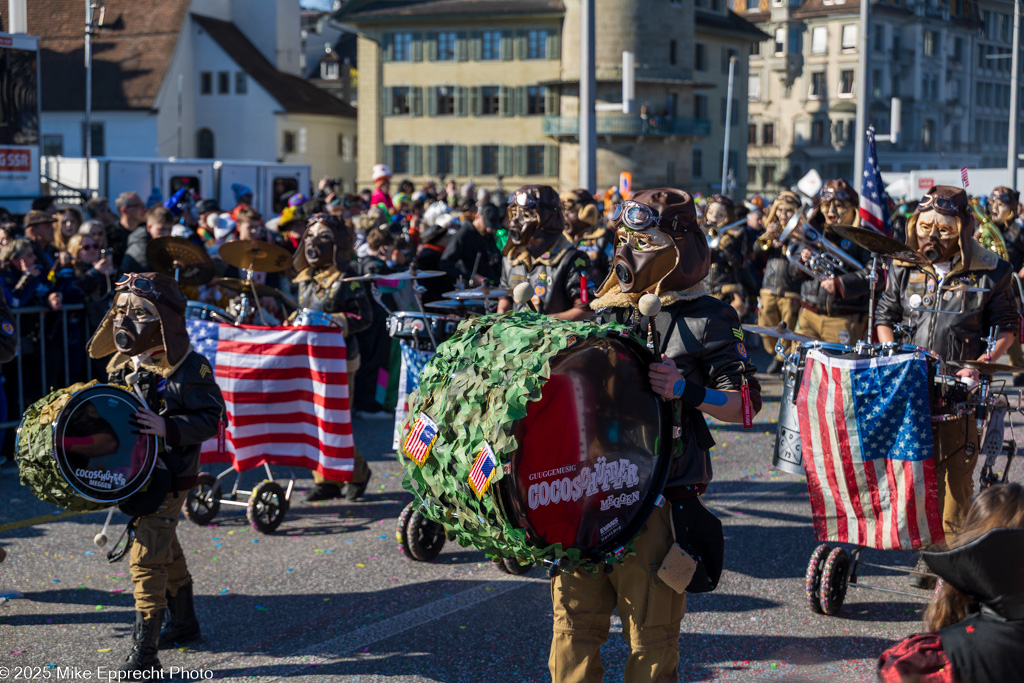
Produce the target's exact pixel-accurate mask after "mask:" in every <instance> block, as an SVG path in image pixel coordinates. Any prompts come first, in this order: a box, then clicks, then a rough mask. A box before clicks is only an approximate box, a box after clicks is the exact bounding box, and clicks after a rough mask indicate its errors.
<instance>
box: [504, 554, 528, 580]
mask: <svg viewBox="0 0 1024 683" xmlns="http://www.w3.org/2000/svg"><path fill="white" fill-rule="evenodd" d="M501 566H502V567H503V568H504V570H505V571H506V572H508V573H509V574H512V575H513V576H522V575H523V574H526V573H528V572H529V571H530V570H531V569H533V563H532V562H527V563H526V564H519V560H517V559H516V558H514V557H504V558H502V560H501Z"/></svg>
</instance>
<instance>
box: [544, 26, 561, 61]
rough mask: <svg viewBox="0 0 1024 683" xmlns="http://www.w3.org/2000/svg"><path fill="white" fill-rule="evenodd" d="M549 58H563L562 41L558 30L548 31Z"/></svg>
mask: <svg viewBox="0 0 1024 683" xmlns="http://www.w3.org/2000/svg"><path fill="white" fill-rule="evenodd" d="M547 47H548V59H557V60H561V59H562V41H561V36H559V35H558V31H550V32H548V46H547Z"/></svg>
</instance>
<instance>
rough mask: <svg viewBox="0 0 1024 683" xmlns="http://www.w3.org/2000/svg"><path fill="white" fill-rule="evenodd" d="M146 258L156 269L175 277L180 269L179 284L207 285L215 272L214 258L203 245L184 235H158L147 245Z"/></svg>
mask: <svg viewBox="0 0 1024 683" xmlns="http://www.w3.org/2000/svg"><path fill="white" fill-rule="evenodd" d="M146 258H147V259H149V265H150V266H151V267H152V268H153V270H154V271H156V272H158V273H163V274H164V275H170V276H171V277H174V270H175V268H177V269H178V284H179V285H186V286H198V285H205V284H206V283H207V282H209V281H210V280H211V279H212V278H213V276H214V274H215V272H214V269H213V259H211V258H210V255H209V254H207V253H206V250H205V249H203V248H202V247H201V246H199V245H198V244H196V243H195V242H192V241H191V240H187V239H185V238H183V237H158V238H156V239H155V240H153V241H152V242H150V243H149V246H147V247H146Z"/></svg>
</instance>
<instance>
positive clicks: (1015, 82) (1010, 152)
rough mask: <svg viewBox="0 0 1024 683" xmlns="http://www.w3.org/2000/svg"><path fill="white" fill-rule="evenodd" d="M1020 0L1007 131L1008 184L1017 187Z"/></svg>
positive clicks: (1015, 6)
mask: <svg viewBox="0 0 1024 683" xmlns="http://www.w3.org/2000/svg"><path fill="white" fill-rule="evenodd" d="M1019 70H1020V0H1013V52H1012V54H1011V55H1010V126H1009V128H1010V129H1009V130H1008V131H1007V133H1006V142H1007V150H1006V171H1007V173H1008V174H1009V176H1010V177H1009V179H1008V182H1007V185H1009V186H1010V187H1017V98H1018V97H1020V92H1019V88H1020V76H1019Z"/></svg>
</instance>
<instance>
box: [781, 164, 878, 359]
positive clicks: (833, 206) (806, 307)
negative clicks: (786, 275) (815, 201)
mask: <svg viewBox="0 0 1024 683" xmlns="http://www.w3.org/2000/svg"><path fill="white" fill-rule="evenodd" d="M859 205H860V195H858V194H857V193H856V192H855V191H854V189H853V188H852V187H850V184H849V183H848V182H846V181H845V180H843V179H841V178H837V179H832V180H826V181H825V185H824V187H823V188H822V190H821V203H820V204H819V206H818V210H819V212H820V215H821V219H822V221H823V226H822V229H823V232H824V235H823V236H824V239H826V240H828V241H829V242H830V243H831V244H833V245H835V246H837V247H839V248H840V249H842V250H843V251H844V252H846V253H847V254H848V255H849V256H850V257H851V258H853V259H855V260H857V261H858V262H860V263H861V265H862V266H863V268H861V269H859V270H851V271H850V272H847V273H845V274H838V275H836V276H835V277H832V278H829V279H827V280H819V279H818V278H814V277H811V276H809V275H807V274H805V273H801V275H800V279H801V285H800V305H801V307H802V308H801V311H800V315H799V317H798V318H797V328H798V331H799V332H801V333H802V334H805V335H807V336H809V337H813V338H815V339H818V340H820V341H825V342H832V343H838V344H853V343H854V342H856V341H857V340H858V339H860V337H861V336H862V335H863V334H864V328H865V326H866V325H867V312H868V300H869V298H870V297H871V295H872V294H871V286H870V281H869V280H868V275H869V274H870V272H871V253H870V252H868V251H867V250H866V249H862V248H860V247H858V246H857V245H855V244H851V243H850V242H848V241H847V240H844V239H842V238H841V237H839V235H837V234H836V233H835V231H834V230H832V226H833V225H853V226H859V225H860V218H859V216H858V215H857V207H858V206H859ZM811 255H812V253H811V250H810V249H804V250H802V251H801V252H800V259H801V260H802V261H805V262H806V261H807V260H808V259H810V258H811ZM879 269H881V266H880V267H879ZM881 281H882V279H881V277H880V278H879V279H878V282H881Z"/></svg>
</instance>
